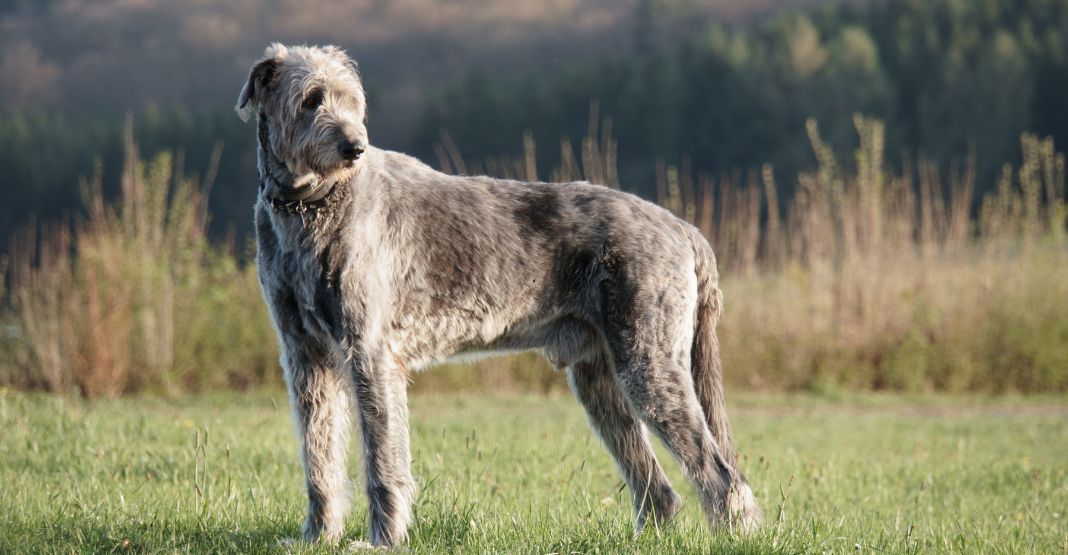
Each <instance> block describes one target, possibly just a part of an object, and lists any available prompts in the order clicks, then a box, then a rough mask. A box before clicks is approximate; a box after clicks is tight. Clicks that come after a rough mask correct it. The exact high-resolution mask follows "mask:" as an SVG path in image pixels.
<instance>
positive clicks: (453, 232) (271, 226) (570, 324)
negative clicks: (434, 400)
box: [237, 44, 760, 546]
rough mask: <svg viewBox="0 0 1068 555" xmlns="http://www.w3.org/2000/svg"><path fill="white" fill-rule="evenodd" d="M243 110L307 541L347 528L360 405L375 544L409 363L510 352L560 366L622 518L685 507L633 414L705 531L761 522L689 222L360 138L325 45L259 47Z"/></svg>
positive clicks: (711, 299)
mask: <svg viewBox="0 0 1068 555" xmlns="http://www.w3.org/2000/svg"><path fill="white" fill-rule="evenodd" d="M237 111H238V113H239V115H241V117H242V119H244V120H246V121H247V120H248V118H249V117H250V116H251V115H252V114H256V115H257V121H258V139H259V148H258V165H259V173H260V194H259V197H258V200H257V202H256V205H255V221H256V237H257V241H258V264H259V276H260V283H261V285H262V288H263V295H264V298H265V299H266V301H267V304H268V305H269V306H270V312H271V316H272V318H273V320H274V324H275V328H276V330H277V333H278V338H279V342H280V345H281V352H282V356H281V361H282V366H283V367H284V369H285V378H286V383H287V384H288V391H289V398H290V402H291V404H292V408H293V414H294V420H295V424H296V428H297V432H298V436H299V438H300V442H301V456H302V460H303V464H304V471H305V476H306V482H307V490H308V515H307V519H306V520H305V522H304V525H303V535H304V539H305V540H308V541H316V540H322V541H329V542H336V541H337V540H338V539H339V538H340V537H341V534H342V532H343V526H344V519H345V515H346V512H347V509H348V479H347V476H346V472H345V459H346V452H347V450H348V432H349V428H350V414H353V413H355V414H356V415H357V417H358V420H359V424H360V430H361V435H362V437H363V452H364V463H365V468H366V484H367V496H368V499H369V502H370V541H371V543H372V544H374V545H378V546H382V545H384V546H391V545H395V544H397V543H399V542H402V541H403V540H404V539H405V537H406V534H407V531H408V527H409V525H410V524H411V520H412V503H413V500H414V496H415V492H416V482H415V480H414V479H413V478H412V473H411V455H410V450H409V439H408V407H407V386H408V380H409V372H411V371H415V370H419V369H422V368H425V367H427V366H431V365H433V364H435V363H438V362H441V361H444V360H447V359H450V357H456V356H463V355H466V354H469V353H477V352H493V351H506V352H507V351H513V352H514V351H522V350H538V351H540V352H542V353H543V354H544V355H545V356H546V357H547V358H548V360H549V361H550V362H551V363H552V364H553V365H555V366H556V367H558V368H566V369H567V373H568V378H569V381H570V383H571V387H572V389H573V391H574V393H575V396H576V397H577V398H578V399H579V401H580V402H581V403H582V405H583V407H585V409H586V412H587V415H588V417H589V421H590V424H591V425H592V427H593V428H594V430H595V431H596V432H597V434H598V435H599V436H600V438H601V439H602V440H603V442H604V445H605V447H606V448H607V449H608V451H609V452H610V453H611V454H612V456H613V457H614V458H615V460H616V462H617V464H618V465H619V468H620V471H621V472H622V474H623V477H624V479H625V480H626V482H627V485H628V486H629V488H630V491H631V495H632V498H633V502H634V510H635V512H636V514H637V518H636V522H635V532H636V533H637V532H640V531H641V530H642V528H643V527H644V526H645V525H646V524H647V523H648V522H652V523H653V524H654V525H655V526H662V525H664V524H666V523H667V522H668V521H669V520H671V518H672V517H673V516H674V515H675V513H676V512H677V511H678V510H679V507H680V499H679V497H678V495H676V494H675V492H674V490H673V489H672V487H671V485H670V484H669V483H668V479H667V477H666V476H665V475H664V471H663V469H662V468H661V467H660V464H659V463H658V462H657V460H656V457H655V456H654V454H653V451H652V449H651V448H650V444H649V440H648V438H647V434H646V427H648V428H650V429H652V430H653V432H654V433H655V434H656V435H657V436H658V437H659V438H660V439H661V440H663V441H664V443H665V444H666V445H667V447H668V448H669V449H670V450H671V452H672V453H673V454H674V456H675V457H676V458H677V460H678V462H679V463H680V464H681V465H682V467H683V469H684V470H685V474H686V476H687V478H689V479H690V480H691V481H692V482H693V484H694V485H695V486H696V489H697V492H698V495H699V498H700V502H701V505H702V507H703V508H704V510H705V512H706V514H707V515H708V518H709V520H710V522H711V523H712V524H713V525H714V526H726V527H728V528H729V529H731V530H734V531H739V532H748V531H751V530H753V529H754V528H755V527H756V526H757V525H758V523H759V520H760V512H759V509H758V508H757V505H756V502H755V500H754V498H753V494H752V491H751V489H750V488H749V485H748V483H747V482H746V479H745V476H744V475H743V474H742V473H741V472H740V471H739V470H738V469H737V463H738V456H737V453H736V451H735V448H734V445H733V440H732V438H731V430H730V424H729V423H728V421H727V414H726V408H725V404H724V398H723V382H722V371H721V368H720V357H719V343H718V340H717V339H716V332H715V328H716V323H717V321H718V319H719V316H720V314H721V312H722V310H723V300H722V294H721V293H720V290H719V288H718V279H719V278H718V274H717V270H716V262H715V257H714V255H713V254H712V250H711V248H710V247H709V246H708V243H707V242H705V240H704V238H703V237H701V235H700V234H699V232H698V231H697V230H696V229H695V228H693V227H692V226H690V225H688V224H687V223H685V222H683V221H681V220H679V219H678V218H676V217H674V216H673V215H671V214H670V213H669V212H667V211H665V210H663V209H662V208H660V207H658V206H656V205H654V204H651V203H649V202H646V201H643V200H641V199H639V198H638V197H636V196H633V195H630V194H626V193H622V192H619V191H615V190H611V189H608V188H605V187H600V186H596V185H591V184H589V183H584V182H580V183H567V184H548V183H521V182H516V181H505V180H497V179H490V178H486V177H462V176H450V175H445V174H442V173H439V172H437V171H435V170H433V169H431V168H430V167H428V166H426V165H425V164H423V163H421V162H419V161H418V160H416V159H414V158H411V157H409V156H406V155H404V154H399V153H396V152H389V151H385V150H379V149H376V148H374V147H372V146H371V145H370V143H369V142H368V137H367V129H366V127H365V121H366V119H365V114H366V100H365V96H364V91H363V87H362V85H361V81H360V77H359V74H358V72H357V68H356V64H355V63H354V62H353V61H352V60H351V59H350V58H349V57H348V56H347V55H346V54H345V53H344V52H343V51H341V50H339V49H338V48H335V47H322V48H320V47H314V48H313V47H303V46H298V47H286V46H283V45H280V44H273V45H271V46H270V47H268V48H267V51H266V53H265V57H264V59H263V60H261V61H259V62H257V63H256V64H255V65H254V66H253V67H252V70H251V72H250V74H249V76H248V81H247V83H246V84H245V87H244V89H243V90H242V91H241V95H240V97H239V99H238V102H237Z"/></svg>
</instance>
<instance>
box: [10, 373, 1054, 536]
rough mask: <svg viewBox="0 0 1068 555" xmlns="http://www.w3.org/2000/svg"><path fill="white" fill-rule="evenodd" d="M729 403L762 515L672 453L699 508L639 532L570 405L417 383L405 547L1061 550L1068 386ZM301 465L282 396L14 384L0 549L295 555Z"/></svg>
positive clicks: (359, 522)
mask: <svg viewBox="0 0 1068 555" xmlns="http://www.w3.org/2000/svg"><path fill="white" fill-rule="evenodd" d="M731 401H732V405H731V413H732V417H733V422H734V425H735V430H736V434H737V436H738V441H739V444H740V447H741V450H742V453H743V457H744V460H743V463H742V465H743V467H744V470H745V471H746V473H747V474H748V475H749V477H750V479H751V482H752V484H753V487H754V490H755V492H756V494H757V496H758V498H759V500H760V502H761V505H762V507H763V509H764V512H765V520H766V523H765V526H764V527H763V529H762V531H761V532H760V533H759V534H757V535H756V536H755V537H752V538H746V539H739V538H733V537H730V536H729V535H727V534H725V533H711V532H709V531H707V530H706V528H705V527H704V525H703V518H702V516H701V514H700V512H699V510H698V508H697V506H696V502H695V500H694V494H693V491H692V490H691V489H690V487H689V486H688V484H685V483H684V482H683V480H682V479H681V477H680V475H679V472H678V470H677V467H676V466H675V464H674V463H673V461H670V460H667V457H666V455H664V454H663V451H662V450H661V451H660V453H661V459H662V460H663V461H664V463H665V466H666V467H667V468H668V470H669V473H670V475H671V476H672V479H673V482H674V483H675V485H676V486H677V488H678V489H679V491H680V493H681V494H682V495H683V496H684V498H685V499H686V508H685V509H684V511H683V512H682V513H681V514H680V516H679V518H678V519H677V520H676V521H675V523H674V524H673V525H672V526H671V527H670V528H669V529H668V530H665V531H661V532H660V533H659V535H658V534H657V533H656V532H655V531H652V530H649V531H647V532H646V534H644V535H643V536H642V537H641V538H639V539H638V540H637V541H633V540H632V539H631V528H630V526H631V518H632V516H631V513H630V508H629V506H628V505H629V504H628V501H627V494H626V492H625V491H621V482H620V480H619V478H618V476H617V474H616V472H615V469H614V467H613V465H612V463H611V461H610V460H609V458H608V455H607V454H606V453H605V452H603V450H602V449H601V447H600V445H599V444H598V443H597V441H596V439H594V438H593V437H592V434H591V433H590V431H589V430H588V429H587V427H586V423H585V420H584V417H583V415H582V413H581V410H580V408H579V407H578V405H577V404H576V403H575V402H574V401H573V400H571V399H569V398H567V397H502V396H477V397H476V396H466V397H460V396H452V397H427V396H421V397H419V396H417V397H415V398H414V399H413V400H412V411H413V412H412V422H413V427H414V434H413V450H414V456H415V465H416V466H415V470H416V475H417V477H418V479H419V481H420V483H421V487H422V489H421V494H420V497H419V499H418V503H417V507H416V524H415V526H414V528H413V529H412V532H411V537H410V541H409V544H408V548H406V549H407V550H411V551H415V552H524V553H570V552H601V553H617V552H643V553H647V552H665V553H673V552H738V553H763V552H788V553H796V552H856V551H859V552H895V553H897V552H964V553H975V552H1005V553H1019V552H1041V553H1064V552H1066V551H1068V399H1065V398H1063V397H1052V398H1025V399H1020V398H995V399H982V400H977V399H974V398H968V399H965V398H959V397H954V398H949V397H908V398H906V397H881V396H871V395H867V396H860V397H847V398H835V397H811V396H807V397H787V396H771V395H752V394H747V395H735V396H734V397H733V398H732V399H731ZM354 447H355V445H354ZM353 455H354V456H353V457H352V459H351V460H350V466H351V467H352V468H353V469H354V475H356V472H355V470H356V469H358V468H359V457H358V455H357V450H356V449H355V448H354V449H353ZM302 481H303V480H302V477H301V474H300V467H299V464H298V461H297V456H296V442H295V440H294V437H293V433H292V429H291V426H290V422H289V416H288V409H287V406H286V401H285V397H284V396H283V395H282V394H280V393H255V394H243V395H242V394H224V395H211V396H202V397H195V398H188V399H180V400H162V399H158V398H147V397H146V398H134V399H129V400H118V401H92V402H86V401H81V400H72V399H61V398H55V397H45V396H38V395H25V394H18V393H14V392H4V393H0V553H11V552H42V551H43V552H68V553H69V552H126V551H133V552H159V551H163V552H174V551H178V552H198V553H199V552H241V553H249V552H281V551H282V550H281V549H280V548H278V547H277V541H278V539H279V538H282V537H287V536H294V535H295V534H296V533H297V531H298V527H299V522H300V520H301V518H302V512H303V508H304V502H303V497H302V496H303V492H302ZM357 489H359V488H357ZM356 500H357V502H356V504H355V505H356V507H357V509H356V510H355V511H354V514H353V515H352V517H351V518H350V521H349V526H348V535H347V538H350V539H356V538H360V537H362V536H363V535H364V534H365V532H366V524H365V520H364V519H365V516H366V509H364V508H363V497H362V493H358V494H357V497H356ZM306 549H307V550H308V551H327V549H325V548H311V547H309V548H306Z"/></svg>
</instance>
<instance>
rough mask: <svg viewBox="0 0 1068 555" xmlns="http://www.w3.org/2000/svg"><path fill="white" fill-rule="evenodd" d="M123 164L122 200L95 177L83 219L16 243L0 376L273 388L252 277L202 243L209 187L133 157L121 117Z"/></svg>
mask: <svg viewBox="0 0 1068 555" xmlns="http://www.w3.org/2000/svg"><path fill="white" fill-rule="evenodd" d="M125 156H126V164H125V166H124V169H123V172H122V176H121V179H120V182H121V189H122V193H121V196H120V199H119V202H118V203H116V204H115V205H111V204H108V203H105V201H104V199H103V195H102V193H101V177H100V175H101V173H100V171H99V169H98V171H97V174H96V177H95V178H94V179H93V180H92V181H91V182H83V193H84V198H85V202H86V212H87V217H86V218H84V219H81V220H79V221H77V222H76V223H75V224H74V225H73V226H70V225H68V224H67V223H58V224H44V225H40V226H35V227H31V228H29V229H28V230H27V232H26V233H25V234H24V235H23V236H21V237H19V238H17V239H16V240H15V241H14V242H13V244H12V248H11V268H10V272H11V273H10V282H11V292H10V297H9V299H8V304H9V310H8V311H7V313H6V316H7V318H6V320H7V322H8V326H9V328H10V329H11V330H12V333H13V334H14V336H15V338H14V339H15V340H14V341H10V342H9V345H8V350H7V351H6V352H5V353H4V354H6V359H7V360H6V361H5V364H3V365H2V366H0V368H2V372H3V373H2V374H0V379H2V380H3V381H4V382H7V383H11V384H14V385H18V386H22V387H41V388H44V389H46V390H48V391H52V392H57V393H66V392H68V391H70V390H71V389H72V388H77V390H78V391H80V392H81V393H82V394H83V395H85V396H90V397H92V396H114V395H119V394H123V393H129V392H132V391H139V390H142V389H154V390H160V391H166V392H177V391H186V390H201V389H209V388H218V387H248V386H252V385H261V384H264V383H271V382H275V383H277V382H278V381H279V378H278V375H279V373H278V371H277V369H276V366H277V365H276V363H275V362H274V360H275V358H276V357H275V354H274V352H275V351H274V347H273V345H272V343H271V342H270V336H271V329H270V326H269V323H268V322H267V318H266V310H265V309H264V308H263V306H262V304H263V303H262V301H261V299H260V295H259V285H258V281H257V279H256V276H255V272H254V269H253V268H252V267H251V266H247V265H242V264H239V263H238V262H237V259H236V257H235V256H234V253H233V248H232V246H225V245H224V246H214V245H212V244H211V243H209V241H208V238H207V232H206V227H207V221H208V212H207V204H206V199H205V198H204V195H203V191H204V189H203V188H198V187H197V186H196V185H195V184H194V182H193V181H192V180H191V179H187V178H185V177H184V176H183V174H182V165H181V162H180V161H176V160H175V159H174V158H173V156H172V155H171V153H169V152H166V151H164V152H161V153H159V154H157V155H156V156H154V157H153V158H151V159H150V160H148V161H147V162H142V161H141V158H140V156H139V154H138V148H137V146H136V145H135V144H134V142H133V131H132V122H131V121H130V120H128V121H127V131H126V141H125ZM218 156H219V151H218V149H217V151H216V153H215V155H214V157H213V158H214V160H215V161H216V162H217V160H218ZM213 178H214V167H212V168H210V169H209V170H208V176H207V181H208V182H209V183H210V182H211V180H212V179H213Z"/></svg>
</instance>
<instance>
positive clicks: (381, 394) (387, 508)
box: [351, 351, 416, 546]
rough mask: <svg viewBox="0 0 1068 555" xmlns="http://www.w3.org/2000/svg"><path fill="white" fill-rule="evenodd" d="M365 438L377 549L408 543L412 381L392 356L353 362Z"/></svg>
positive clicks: (373, 353) (411, 498)
mask: <svg viewBox="0 0 1068 555" xmlns="http://www.w3.org/2000/svg"><path fill="white" fill-rule="evenodd" d="M351 368H352V375H353V381H354V383H355V386H356V387H355V389H356V405H357V408H358V410H359V417H360V430H361V432H362V435H363V452H364V467H365V470H366V480H367V497H368V500H369V502H370V515H369V518H370V529H371V534H370V536H371V537H370V540H371V543H372V544H374V545H375V546H393V545H396V544H398V543H399V542H401V541H403V540H404V539H405V537H406V536H407V533H408V526H409V525H410V524H411V521H412V503H413V501H414V498H415V489H416V487H415V480H414V479H413V478H412V472H411V455H410V453H409V440H408V395H407V386H408V383H407V377H406V375H405V373H404V371H403V369H401V368H398V367H397V365H396V364H395V363H394V362H393V360H392V357H391V356H389V355H387V354H384V353H380V352H378V351H368V352H367V354H363V355H354V356H353V357H352V361H351Z"/></svg>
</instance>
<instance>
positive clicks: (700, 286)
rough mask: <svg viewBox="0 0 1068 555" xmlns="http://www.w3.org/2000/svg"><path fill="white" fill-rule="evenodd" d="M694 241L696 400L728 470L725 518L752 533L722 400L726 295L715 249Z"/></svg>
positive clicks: (752, 510)
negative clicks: (721, 327) (719, 330)
mask: <svg viewBox="0 0 1068 555" xmlns="http://www.w3.org/2000/svg"><path fill="white" fill-rule="evenodd" d="M691 241H692V242H693V247H694V256H695V258H696V272H697V324H696V329H695V330H694V338H693V348H692V350H691V357H692V360H691V363H690V365H691V366H690V369H691V372H692V373H693V383H694V389H695V390H696V392H697V399H698V401H699V402H700V403H701V408H702V409H703V410H704V413H705V422H706V423H707V424H708V429H709V431H711V432H712V435H713V436H714V437H715V440H716V443H717V444H718V447H719V452H720V456H722V457H723V461H724V462H726V463H727V466H728V469H729V470H728V473H729V475H730V476H729V477H730V488H729V490H728V493H727V499H726V500H725V501H726V510H727V515H726V516H727V517H728V520H729V523H730V525H731V527H732V528H734V529H736V530H739V531H742V532H749V531H751V530H753V529H755V528H756V527H757V525H758V524H759V523H760V509H759V508H758V507H757V505H756V500H755V499H754V498H753V492H752V490H751V489H750V488H749V484H748V482H747V481H746V478H745V474H743V473H742V471H741V470H739V469H738V451H737V450H736V449H735V446H734V437H733V435H732V433H731V424H730V421H729V420H728V419H727V403H726V400H725V399H724V396H723V363H722V362H721V360H720V356H719V338H718V337H717V336H716V324H717V323H719V318H720V316H721V315H722V314H723V292H722V291H720V289H719V272H718V271H717V269H716V257H715V254H713V253H712V248H711V247H710V246H709V245H708V242H706V241H705V239H704V237H702V236H701V235H700V234H699V233H698V232H697V230H692V233H691Z"/></svg>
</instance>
